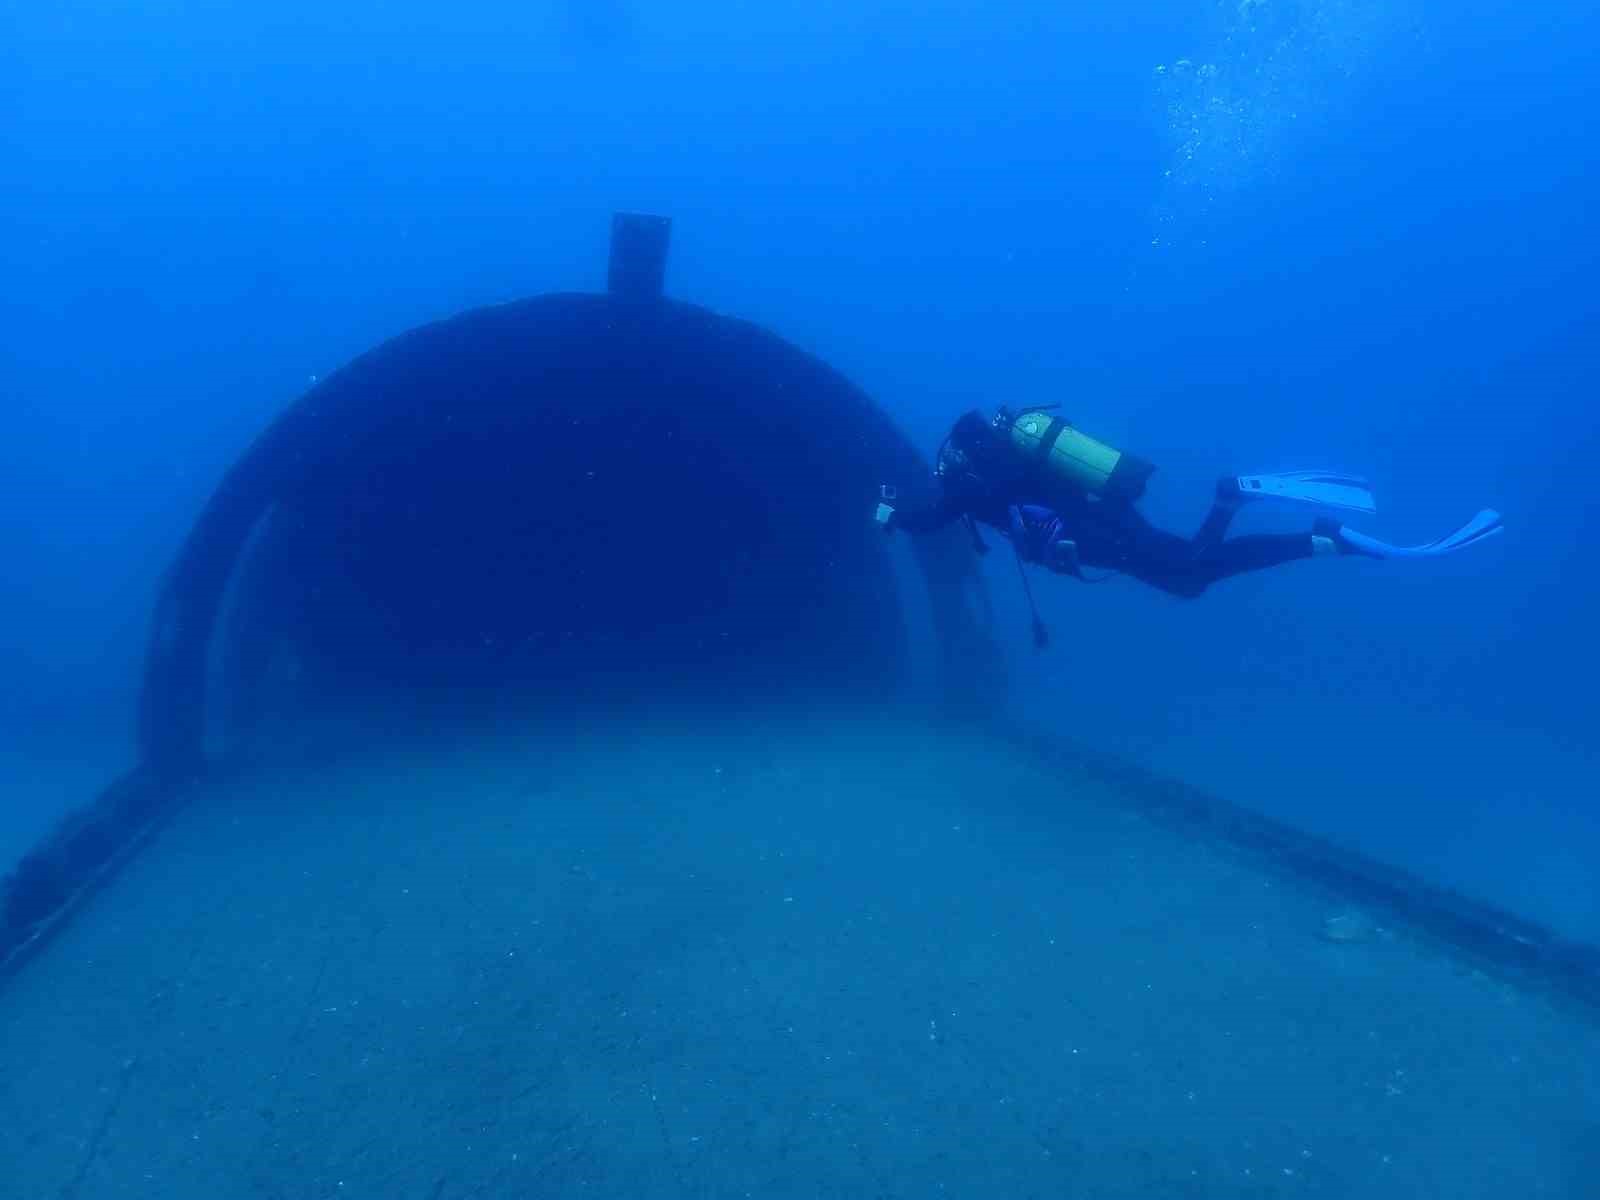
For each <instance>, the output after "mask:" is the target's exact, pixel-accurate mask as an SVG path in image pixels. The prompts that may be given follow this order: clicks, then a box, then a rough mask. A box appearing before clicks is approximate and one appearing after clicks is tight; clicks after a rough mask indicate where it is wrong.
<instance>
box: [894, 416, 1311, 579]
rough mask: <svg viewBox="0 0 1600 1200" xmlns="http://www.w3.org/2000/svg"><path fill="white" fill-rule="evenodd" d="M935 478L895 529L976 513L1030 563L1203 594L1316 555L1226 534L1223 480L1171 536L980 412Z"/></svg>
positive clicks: (1295, 536)
mask: <svg viewBox="0 0 1600 1200" xmlns="http://www.w3.org/2000/svg"><path fill="white" fill-rule="evenodd" d="M938 480H939V484H940V494H939V497H938V499H937V500H936V501H935V502H934V503H932V504H930V505H928V506H927V507H924V508H921V509H911V510H904V509H897V510H896V511H895V513H894V515H893V516H892V517H891V518H890V520H889V523H888V526H889V528H891V529H904V530H906V531H908V532H911V533H921V532H927V531H931V530H935V529H940V528H943V527H944V526H947V525H949V524H950V523H952V522H953V521H956V520H959V519H961V518H963V517H970V518H971V519H973V520H976V521H982V522H983V523H984V524H986V525H991V526H993V527H994V528H996V529H998V530H1000V531H1001V532H1002V533H1004V534H1005V535H1006V536H1007V537H1009V538H1011V540H1012V542H1013V544H1014V545H1015V546H1016V548H1017V551H1018V553H1019V554H1020V555H1021V556H1022V557H1023V558H1024V559H1026V560H1027V561H1029V562H1038V563H1043V564H1044V565H1045V566H1048V567H1050V568H1051V569H1052V570H1056V571H1059V572H1061V573H1064V574H1076V573H1077V566H1078V565H1079V564H1081V565H1083V566H1088V567H1098V568H1104V569H1109V570H1113V571H1119V572H1121V573H1123V574H1125V575H1131V576H1133V577H1134V578H1135V579H1139V580H1142V581H1143V582H1145V583H1148V584H1150V585H1152V586H1153V587H1157V588H1160V589H1161V590H1162V591H1164V592H1170V593H1171V594H1172V595H1175V596H1183V597H1186V598H1189V597H1194V596H1198V595H1200V594H1201V593H1202V592H1204V591H1205V590H1206V588H1207V587H1209V586H1210V585H1211V584H1213V583H1215V582H1216V581H1217V580H1219V579H1225V578H1227V577H1228V576H1230V575H1239V574H1242V573H1244V572H1246V571H1259V570H1262V569H1263V568H1266V567H1275V566H1278V565H1280V564H1282V563H1286V562H1293V561H1294V560H1296V559H1301V558H1310V557H1312V555H1313V554H1314V553H1316V547H1315V543H1314V542H1313V540H1312V535H1311V534H1310V533H1260V534H1249V535H1247V536H1243V537H1236V538H1228V537H1226V534H1227V531H1228V525H1229V523H1230V522H1231V521H1232V520H1233V515H1234V513H1235V512H1237V511H1238V507H1239V502H1238V500H1237V499H1236V498H1235V496H1234V495H1233V494H1232V493H1231V492H1230V491H1229V490H1228V489H1227V488H1226V487H1223V488H1219V490H1218V496H1217V501H1216V503H1215V504H1214V505H1213V506H1212V509H1211V512H1210V513H1209V514H1208V515H1207V516H1206V519H1205V521H1204V522H1203V523H1202V525H1201V526H1200V530H1199V532H1198V533H1196V534H1195V536H1194V537H1193V538H1183V537H1179V536H1178V535H1177V534H1174V533H1168V532H1167V531H1166V530H1164V529H1159V528H1157V527H1156V526H1155V525H1153V524H1151V523H1150V521H1149V520H1148V519H1147V518H1146V517H1145V516H1144V515H1143V514H1142V513H1140V512H1139V510H1138V509H1137V508H1135V507H1134V500H1133V499H1125V498H1101V497H1098V496H1092V495H1090V494H1088V493H1086V492H1081V491H1077V490H1075V489H1069V488H1066V487H1063V486H1062V485H1061V484H1060V483H1058V482H1057V481H1055V480H1053V479H1041V478H1040V477H1039V473H1038V472H1037V471H1036V470H1035V469H1033V466H1032V464H1030V463H1029V462H1027V460H1026V459H1025V458H1023V457H1022V456H1021V455H1019V454H1017V453H1016V452H1015V451H1014V450H1013V449H1012V448H1011V447H1010V445H1009V444H1006V443H1005V442H1004V440H1003V439H1002V438H1001V437H1000V436H998V435H995V434H994V433H993V431H992V430H990V429H989V427H988V426H987V423H985V422H984V421H983V419H982V417H981V416H980V415H978V414H976V413H972V414H968V415H967V416H966V417H963V418H962V420H961V421H959V422H957V424H956V428H955V429H954V430H952V432H951V437H950V440H949V441H948V442H947V443H946V446H945V448H944V449H943V450H941V452H940V462H939V474H938ZM1062 541H1069V542H1072V543H1075V545H1076V554H1075V556H1063V555H1061V554H1060V553H1058V552H1057V550H1056V547H1057V543H1059V542H1062Z"/></svg>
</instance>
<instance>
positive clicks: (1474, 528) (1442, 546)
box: [1317, 508, 1505, 558]
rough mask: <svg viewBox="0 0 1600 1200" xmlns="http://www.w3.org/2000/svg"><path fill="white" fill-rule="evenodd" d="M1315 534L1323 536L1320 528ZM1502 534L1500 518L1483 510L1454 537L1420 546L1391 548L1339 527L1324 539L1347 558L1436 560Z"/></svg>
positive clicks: (1331, 523) (1489, 511)
mask: <svg viewBox="0 0 1600 1200" xmlns="http://www.w3.org/2000/svg"><path fill="white" fill-rule="evenodd" d="M1327 525H1328V526H1333V522H1331V521H1329V522H1327ZM1317 532H1318V533H1319V534H1320V533H1324V529H1323V526H1322V525H1321V524H1319V526H1318V529H1317ZM1504 532H1505V522H1504V520H1503V518H1502V517H1501V516H1500V514H1499V513H1497V512H1495V511H1494V509H1492V508H1486V509H1484V510H1483V511H1482V512H1480V513H1478V515H1477V516H1475V517H1473V518H1472V520H1470V521H1468V522H1467V523H1466V524H1465V525H1463V526H1462V527H1461V528H1460V529H1457V530H1456V531H1455V532H1454V533H1449V534H1446V535H1445V536H1444V537H1442V538H1440V539H1438V540H1437V541H1433V542H1428V543H1427V544H1425V545H1422V546H1391V545H1390V544H1389V543H1388V542H1380V541H1379V540H1378V539H1377V538H1375V537H1368V536H1367V535H1366V534H1364V533H1357V532H1356V531H1355V530H1353V529H1346V528H1345V527H1344V526H1343V525H1339V526H1337V527H1333V528H1330V529H1328V530H1327V532H1326V533H1325V536H1329V537H1332V538H1333V540H1334V541H1335V542H1336V543H1337V544H1338V545H1339V547H1340V549H1342V550H1344V551H1345V552H1346V553H1347V554H1365V555H1367V556H1368V557H1369V558H1438V557H1439V556H1440V555H1441V554H1450V553H1453V552H1454V551H1456V550H1463V549H1465V548H1466V547H1468V546H1475V545H1477V544H1478V543H1479V542H1482V541H1486V540H1487V539H1489V538H1492V537H1494V536H1495V534H1497V533H1504Z"/></svg>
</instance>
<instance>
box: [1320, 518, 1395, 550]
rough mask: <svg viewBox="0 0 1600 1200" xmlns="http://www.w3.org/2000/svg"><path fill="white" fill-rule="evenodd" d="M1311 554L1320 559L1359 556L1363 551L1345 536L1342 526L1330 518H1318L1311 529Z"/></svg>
mask: <svg viewBox="0 0 1600 1200" xmlns="http://www.w3.org/2000/svg"><path fill="white" fill-rule="evenodd" d="M1311 553H1312V555H1313V556H1315V557H1321V556H1322V555H1325V554H1361V553H1363V551H1361V550H1360V549H1359V548H1358V547H1356V546H1355V545H1353V544H1352V543H1351V541H1350V539H1349V538H1347V537H1346V536H1345V527H1344V526H1343V525H1341V524H1339V522H1337V521H1335V520H1334V519H1333V518H1332V517H1318V518H1317V521H1316V524H1315V525H1313V526H1312V527H1311ZM1367 557H1369V558H1381V557H1382V555H1377V554H1368V555H1367Z"/></svg>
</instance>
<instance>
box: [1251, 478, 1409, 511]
mask: <svg viewBox="0 0 1600 1200" xmlns="http://www.w3.org/2000/svg"><path fill="white" fill-rule="evenodd" d="M1235 482H1237V484H1238V485H1239V495H1240V496H1241V497H1243V498H1245V499H1249V498H1251V497H1261V498H1264V499H1271V500H1293V501H1296V502H1298V503H1300V504H1315V505H1317V506H1318V507H1319V508H1343V509H1347V510H1349V511H1350V512H1358V513H1368V514H1371V513H1375V512H1377V511H1378V503H1377V501H1376V500H1374V499H1373V496H1372V488H1371V486H1370V485H1369V484H1368V483H1367V481H1366V480H1365V479H1362V478H1361V477H1360V476H1359V475H1341V474H1338V473H1337V472H1334V471H1289V472H1286V473H1284V474H1281V475H1240V476H1239V477H1238V479H1237V480H1236V481H1235Z"/></svg>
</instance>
